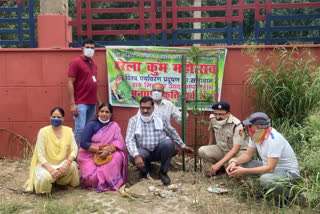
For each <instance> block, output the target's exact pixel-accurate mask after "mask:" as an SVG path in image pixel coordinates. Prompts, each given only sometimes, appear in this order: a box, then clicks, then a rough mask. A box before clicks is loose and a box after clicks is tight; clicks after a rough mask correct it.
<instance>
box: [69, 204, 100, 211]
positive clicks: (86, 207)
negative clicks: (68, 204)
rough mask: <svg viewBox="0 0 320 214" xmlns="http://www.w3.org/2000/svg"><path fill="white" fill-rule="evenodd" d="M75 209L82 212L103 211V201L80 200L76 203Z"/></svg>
mask: <svg viewBox="0 0 320 214" xmlns="http://www.w3.org/2000/svg"><path fill="white" fill-rule="evenodd" d="M74 208H75V210H76V211H78V212H80V213H95V212H98V213H99V212H102V203H100V202H79V203H77V205H75V207H74Z"/></svg>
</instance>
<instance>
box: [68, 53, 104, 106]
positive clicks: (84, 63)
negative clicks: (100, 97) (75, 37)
mask: <svg viewBox="0 0 320 214" xmlns="http://www.w3.org/2000/svg"><path fill="white" fill-rule="evenodd" d="M97 70H98V67H97V65H96V64H95V63H94V61H93V60H90V61H89V60H87V59H86V58H85V57H84V56H79V57H77V58H75V59H74V60H72V62H71V63H70V65H69V72H68V76H69V77H74V78H75V79H76V80H75V82H74V100H75V102H76V104H96V103H97V90H98V84H97V81H98V79H97ZM93 76H94V78H95V81H94V79H93Z"/></svg>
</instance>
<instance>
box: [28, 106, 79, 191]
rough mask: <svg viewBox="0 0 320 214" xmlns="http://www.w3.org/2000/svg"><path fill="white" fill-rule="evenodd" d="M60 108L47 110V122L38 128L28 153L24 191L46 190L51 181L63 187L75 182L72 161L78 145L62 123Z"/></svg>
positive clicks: (76, 169)
mask: <svg viewBox="0 0 320 214" xmlns="http://www.w3.org/2000/svg"><path fill="white" fill-rule="evenodd" d="M63 117H64V111H63V109H61V108H59V107H56V108H54V109H52V111H51V118H50V123H51V125H50V126H46V127H44V128H42V129H40V131H39V133H38V138H37V143H36V146H35V150H34V153H33V156H32V160H31V165H30V173H29V180H28V181H27V182H26V183H25V186H24V187H25V189H26V190H27V191H35V192H36V193H50V192H51V188H52V184H53V183H56V184H58V185H61V186H65V187H75V186H78V185H79V173H78V166H77V164H76V163H75V162H74V159H75V158H76V157H77V153H78V147H77V144H76V141H75V139H74V136H73V132H72V129H71V128H69V127H66V126H62V121H63Z"/></svg>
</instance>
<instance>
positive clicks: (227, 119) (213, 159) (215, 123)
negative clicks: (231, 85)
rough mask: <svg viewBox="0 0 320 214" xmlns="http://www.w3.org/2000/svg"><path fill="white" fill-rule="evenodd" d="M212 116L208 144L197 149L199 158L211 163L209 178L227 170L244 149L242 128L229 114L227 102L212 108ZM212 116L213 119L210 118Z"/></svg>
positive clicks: (239, 122)
mask: <svg viewBox="0 0 320 214" xmlns="http://www.w3.org/2000/svg"><path fill="white" fill-rule="evenodd" d="M212 109H213V110H214V112H213V115H210V118H212V119H211V121H210V124H209V128H208V130H209V143H208V145H207V146H201V147H200V148H199V151H198V152H199V156H200V158H202V159H203V160H205V161H207V162H209V163H211V164H212V165H211V167H210V168H209V170H208V175H209V176H214V175H217V173H218V171H220V170H221V169H223V166H224V167H225V168H227V166H228V165H229V163H230V162H231V161H230V160H232V158H234V157H237V156H239V155H240V154H241V153H242V152H244V151H245V149H246V143H245V141H244V136H243V126H242V124H241V121H240V120H238V119H237V118H236V117H234V116H233V115H232V114H231V113H230V105H229V103H227V102H217V103H215V104H214V105H213V106H212ZM212 116H213V117H212Z"/></svg>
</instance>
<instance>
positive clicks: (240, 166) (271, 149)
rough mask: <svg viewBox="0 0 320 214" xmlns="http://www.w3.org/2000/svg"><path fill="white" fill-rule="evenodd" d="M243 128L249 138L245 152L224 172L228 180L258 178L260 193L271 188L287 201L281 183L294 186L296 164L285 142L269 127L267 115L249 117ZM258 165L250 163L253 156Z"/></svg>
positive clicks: (296, 174)
mask: <svg viewBox="0 0 320 214" xmlns="http://www.w3.org/2000/svg"><path fill="white" fill-rule="evenodd" d="M243 124H244V125H245V126H246V127H247V128H248V130H249V134H250V138H249V144H248V148H247V150H246V152H244V153H243V154H242V155H241V156H239V157H238V158H236V159H235V160H234V161H233V162H232V163H231V164H230V165H229V167H228V168H227V170H226V171H227V174H228V175H229V176H235V177H237V176H243V175H250V174H251V175H261V176H260V185H261V187H262V188H263V189H265V188H266V189H269V188H273V187H274V188H275V189H274V192H275V193H277V194H284V195H283V196H284V197H286V198H287V197H288V195H289V189H286V188H285V185H284V184H285V182H294V181H296V180H297V179H298V177H299V176H300V173H299V170H298V161H297V158H296V156H295V154H294V151H293V150H292V147H291V146H290V144H289V143H288V141H287V140H286V139H285V138H284V137H283V136H282V135H281V134H280V133H279V132H277V130H275V129H274V128H272V127H271V123H270V119H269V117H268V115H266V114H265V113H262V112H256V113H254V114H252V115H251V116H250V117H249V119H247V120H244V121H243ZM256 150H258V154H259V156H260V157H261V159H262V161H257V160H252V157H253V155H254V153H255V152H256Z"/></svg>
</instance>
